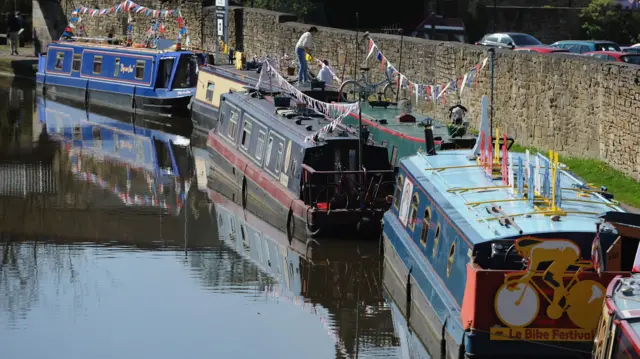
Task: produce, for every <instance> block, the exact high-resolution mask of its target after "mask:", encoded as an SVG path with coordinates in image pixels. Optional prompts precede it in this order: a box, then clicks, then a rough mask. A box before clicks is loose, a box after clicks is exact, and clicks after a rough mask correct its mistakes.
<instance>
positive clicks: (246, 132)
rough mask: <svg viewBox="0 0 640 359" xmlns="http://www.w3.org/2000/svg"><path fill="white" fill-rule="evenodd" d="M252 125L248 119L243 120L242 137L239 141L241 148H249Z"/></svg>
mask: <svg viewBox="0 0 640 359" xmlns="http://www.w3.org/2000/svg"><path fill="white" fill-rule="evenodd" d="M252 126H253V125H252V124H251V121H248V120H246V119H245V120H244V128H243V129H242V139H241V141H240V146H242V148H244V149H245V150H248V149H249V142H250V139H251V127H252Z"/></svg>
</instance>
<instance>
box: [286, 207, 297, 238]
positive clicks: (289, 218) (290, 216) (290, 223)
mask: <svg viewBox="0 0 640 359" xmlns="http://www.w3.org/2000/svg"><path fill="white" fill-rule="evenodd" d="M294 230H295V228H294V225H293V207H289V213H288V214H287V239H288V240H289V244H291V241H292V240H293V231H294Z"/></svg>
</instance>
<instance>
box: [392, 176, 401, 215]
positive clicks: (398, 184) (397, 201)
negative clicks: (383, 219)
mask: <svg viewBox="0 0 640 359" xmlns="http://www.w3.org/2000/svg"><path fill="white" fill-rule="evenodd" d="M401 196H402V175H398V179H397V180H396V192H395V193H394V194H393V207H395V209H398V206H399V205H400V197H401Z"/></svg>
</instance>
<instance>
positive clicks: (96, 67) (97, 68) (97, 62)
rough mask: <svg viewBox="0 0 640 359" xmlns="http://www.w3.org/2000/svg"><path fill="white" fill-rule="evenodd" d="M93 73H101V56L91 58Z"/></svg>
mask: <svg viewBox="0 0 640 359" xmlns="http://www.w3.org/2000/svg"><path fill="white" fill-rule="evenodd" d="M93 73H94V74H101V73H102V56H94V58H93Z"/></svg>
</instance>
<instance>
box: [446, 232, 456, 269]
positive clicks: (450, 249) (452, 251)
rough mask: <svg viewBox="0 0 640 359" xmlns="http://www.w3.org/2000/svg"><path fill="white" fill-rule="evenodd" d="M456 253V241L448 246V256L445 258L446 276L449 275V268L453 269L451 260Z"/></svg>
mask: <svg viewBox="0 0 640 359" xmlns="http://www.w3.org/2000/svg"><path fill="white" fill-rule="evenodd" d="M455 253H456V242H455V241H454V242H453V243H451V248H449V258H448V260H447V277H449V276H450V275H451V270H452V269H453V261H454V259H455Z"/></svg>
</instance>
